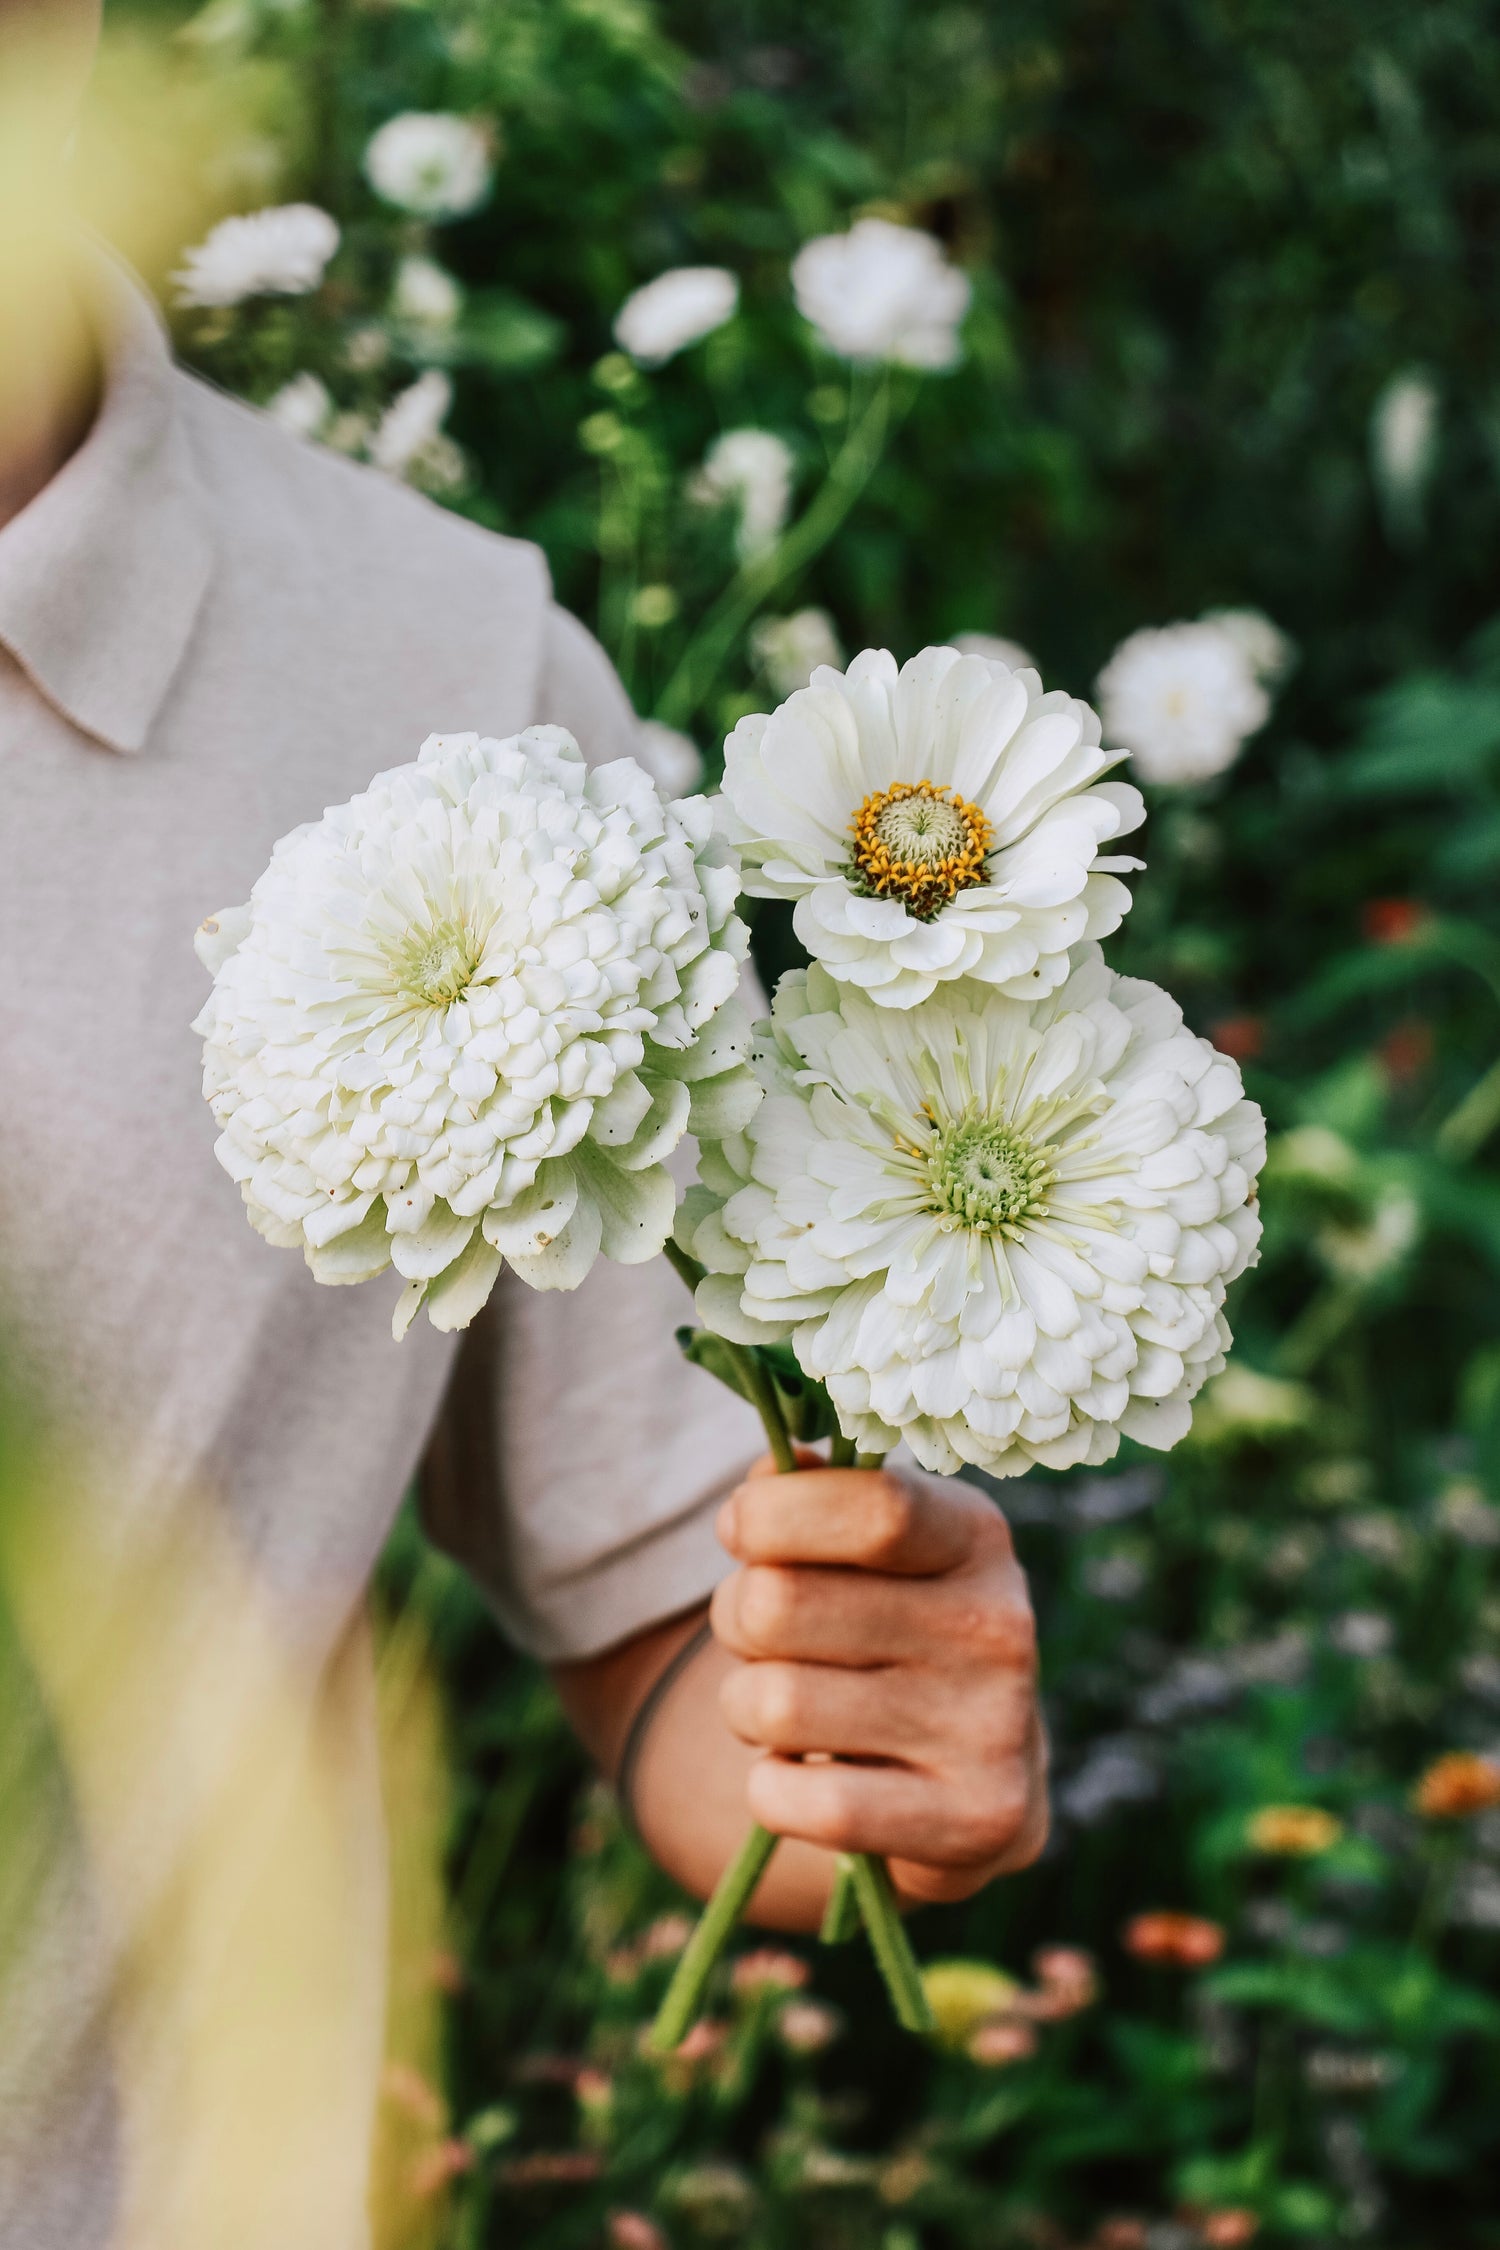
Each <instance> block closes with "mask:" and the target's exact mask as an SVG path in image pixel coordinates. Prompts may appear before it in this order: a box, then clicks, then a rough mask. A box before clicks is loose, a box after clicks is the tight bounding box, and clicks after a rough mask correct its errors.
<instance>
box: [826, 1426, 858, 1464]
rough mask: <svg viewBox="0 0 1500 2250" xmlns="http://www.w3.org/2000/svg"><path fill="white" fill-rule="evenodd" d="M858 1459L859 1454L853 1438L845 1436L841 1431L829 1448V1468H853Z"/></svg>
mask: <svg viewBox="0 0 1500 2250" xmlns="http://www.w3.org/2000/svg"><path fill="white" fill-rule="evenodd" d="M858 1459H859V1455H858V1453H857V1452H856V1451H855V1446H854V1440H853V1438H852V1437H845V1436H844V1435H843V1433H842V1432H840V1434H839V1435H838V1436H837V1437H835V1439H834V1440H833V1443H832V1444H831V1445H830V1446H829V1448H828V1466H829V1468H830V1469H852V1468H853V1467H854V1464H855V1462H856V1461H857V1460H858Z"/></svg>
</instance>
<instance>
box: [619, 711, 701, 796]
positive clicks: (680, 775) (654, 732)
mask: <svg viewBox="0 0 1500 2250" xmlns="http://www.w3.org/2000/svg"><path fill="white" fill-rule="evenodd" d="M635 754H636V759H637V762H638V763H639V764H640V765H643V766H644V767H645V769H646V771H647V773H649V774H650V776H651V779H652V780H653V781H654V782H655V783H656V786H657V788H658V789H659V790H660V791H661V793H662V795H663V796H664V797H667V798H673V797H690V796H691V795H692V794H693V792H694V790H695V789H698V788H699V787H701V785H702V781H703V753H702V751H701V750H700V749H699V748H698V745H697V743H696V742H694V741H693V739H692V737H691V736H690V735H686V734H680V733H679V732H678V730H677V728H676V727H669V726H663V724H662V722H661V720H660V719H643V720H642V721H641V732H640V741H639V745H638V747H637V749H636V753H635Z"/></svg>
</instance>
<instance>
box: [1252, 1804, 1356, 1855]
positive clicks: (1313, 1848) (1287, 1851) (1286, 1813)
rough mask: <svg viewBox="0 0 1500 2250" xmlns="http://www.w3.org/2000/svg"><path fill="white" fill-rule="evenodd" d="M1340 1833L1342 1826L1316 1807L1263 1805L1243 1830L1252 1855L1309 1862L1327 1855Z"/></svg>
mask: <svg viewBox="0 0 1500 2250" xmlns="http://www.w3.org/2000/svg"><path fill="white" fill-rule="evenodd" d="M1343 1833H1344V1824H1343V1822H1342V1821H1341V1820H1335V1818H1334V1816H1333V1814H1332V1813H1330V1812H1324V1811H1323V1810H1322V1808H1321V1807H1320V1806H1318V1805H1263V1806H1262V1807H1261V1809H1260V1811H1259V1812H1258V1813H1255V1814H1254V1815H1253V1816H1252V1818H1251V1820H1250V1823H1249V1826H1248V1827H1247V1828H1246V1830H1245V1835H1246V1838H1247V1840H1248V1842H1249V1844H1250V1847H1251V1849H1252V1850H1253V1851H1257V1852H1275V1853H1278V1854H1279V1855H1280V1856H1281V1857H1282V1858H1284V1859H1311V1858H1312V1857H1313V1856H1314V1855H1315V1854H1316V1853H1318V1852H1326V1851H1328V1850H1329V1849H1330V1848H1331V1847H1332V1846H1333V1845H1334V1844H1336V1843H1337V1842H1338V1840H1339V1838H1340V1836H1342V1835H1343Z"/></svg>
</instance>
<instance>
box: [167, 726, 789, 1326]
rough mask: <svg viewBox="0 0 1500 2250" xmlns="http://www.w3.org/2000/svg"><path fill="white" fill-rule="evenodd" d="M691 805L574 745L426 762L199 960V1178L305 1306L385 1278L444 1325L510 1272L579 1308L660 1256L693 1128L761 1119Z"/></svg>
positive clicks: (236, 921)
mask: <svg viewBox="0 0 1500 2250" xmlns="http://www.w3.org/2000/svg"><path fill="white" fill-rule="evenodd" d="M735 892H736V883H735V873H734V869H733V867H732V865H729V864H727V862H726V860H725V856H724V854H723V853H722V851H721V850H720V849H719V848H718V847H717V846H716V844H715V842H714V839H713V834H712V814H711V811H710V808H709V806H708V804H707V802H706V800H701V799H691V800H689V801H688V802H687V803H685V804H683V805H681V806H677V807H672V808H668V807H666V806H664V805H663V803H662V800H661V798H660V796H659V794H658V792H657V790H656V789H655V787H654V786H653V784H652V782H651V781H650V779H649V778H648V777H647V775H646V774H645V773H643V772H642V770H641V768H640V767H639V766H638V765H636V764H635V762H634V761H633V760H632V759H628V758H622V759H618V760H616V761H615V762H614V763H613V764H610V765H606V766H600V767H596V768H594V769H593V770H590V769H589V768H588V767H586V766H585V764H584V762H583V759H582V757H581V756H580V754H579V751H578V746H577V744H576V743H575V742H574V741H573V738H572V737H571V735H568V734H566V733H565V732H564V731H563V729H562V728H560V727H532V728H530V729H528V730H527V732H526V733H525V734H522V735H519V736H514V737H512V738H511V739H510V740H508V741H505V742H496V741H491V740H488V739H483V740H482V739H481V738H480V737H479V736H477V735H473V734H467V735H450V736H442V735H434V736H432V737H431V738H430V739H429V741H428V742H427V743H425V744H424V746H423V749H422V753H421V756H420V758H419V760H418V761H417V763H415V764H414V765H408V766H401V767H398V768H396V769H395V770H394V771H392V772H390V773H385V774H381V775H379V776H377V778H376V779H375V780H374V781H373V782H372V783H371V785H370V787H369V789H368V790H366V791H365V792H364V793H363V795H361V796H358V797H356V798H354V799H353V801H352V802H351V803H349V804H347V805H339V806H336V807H334V808H333V809H332V810H330V811H328V812H326V813H325V814H324V815H323V818H322V819H321V820H319V821H312V822H309V823H308V824H307V825H306V826H304V827H302V828H298V829H294V830H293V831H292V833H291V834H290V835H289V836H286V837H284V838H283V839H282V841H281V842H280V843H279V844H278V845H277V847H276V849H275V851H274V853H273V854H272V857H271V863H270V865H269V867H268V868H267V869H266V871H265V873H264V874H263V875H262V876H261V878H260V880H259V882H258V883H257V884H256V886H255V889H254V890H253V892H252V893H251V896H250V903H249V905H248V906H245V907H241V908H238V909H235V910H233V911H232V912H229V913H224V914H219V915H216V916H214V917H212V918H211V919H210V921H208V922H207V923H205V924H204V926H203V929H202V930H201V931H200V933H199V951H200V954H201V956H202V957H203V959H204V961H205V964H206V966H207V967H208V968H209V969H210V970H211V971H212V972H213V974H214V980H215V981H214V989H213V992H212V994H211V995H210V998H209V1000H208V1003H207V1005H206V1006H205V1008H204V1009H203V1011H202V1013H201V1015H200V1016H199V1018H198V1021H197V1023H196V1025H195V1027H194V1028H195V1029H196V1030H198V1031H200V1032H201V1033H202V1034H203V1037H204V1043H205V1044H204V1092H205V1094H206V1096H207V1098H208V1099H209V1101H210V1102H211V1103H212V1105H213V1109H214V1114H215V1116H216V1117H217V1118H218V1121H219V1123H220V1125H221V1127H222V1128H223V1130H222V1132H221V1135H220V1138H219V1141H218V1143H217V1154H218V1158H219V1161H220V1163H221V1164H222V1165H223V1166H224V1168H225V1170H226V1171H227V1172H228V1173H229V1174H230V1175H231V1177H232V1178H234V1179H236V1180H238V1181H239V1183H240V1188H241V1192H242V1194H243V1196H244V1199H245V1204H246V1207H247V1209H248V1211H249V1215H250V1219H251V1222H252V1224H253V1225H254V1226H255V1227H256V1228H257V1229H258V1230H259V1231H260V1233H262V1234H263V1235H265V1237H266V1238H267V1240H268V1241H271V1242H274V1243H279V1244H282V1245H286V1246H300V1247H301V1248H302V1249H303V1251H304V1253H305V1255H306V1258H307V1262H308V1264H309V1265H310V1266H311V1268H312V1270H313V1272H314V1274H315V1275H316V1277H317V1278H318V1279H319V1280H320V1281H326V1282H357V1281H363V1280H366V1279H367V1278H369V1277H370V1276H372V1275H374V1274H377V1273H381V1272H383V1271H384V1270H385V1268H386V1266H388V1265H390V1264H394V1265H395V1266H396V1268H397V1270H398V1271H399V1272H400V1273H402V1274H404V1275H405V1276H406V1278H407V1280H408V1282H409V1283H410V1287H409V1289H408V1290H407V1292H406V1293H405V1295H404V1296H403V1298H402V1301H401V1304H400V1306H399V1307H398V1311H397V1322H396V1327H397V1333H398V1334H399V1333H400V1332H401V1331H402V1330H403V1329H404V1327H405V1326H406V1325H407V1324H408V1323H409V1322H410V1320H411V1319H412V1318H413V1317H414V1315H415V1313H416V1312H417V1310H418V1308H419V1307H420V1305H422V1304H423V1303H424V1302H425V1303H426V1305H427V1309H428V1313H429V1315H430V1317H431V1319H432V1320H433V1322H434V1324H435V1325H436V1326H438V1327H440V1328H455V1327H462V1326H463V1325H465V1323H466V1322H468V1321H469V1320H471V1319H472V1318H473V1316H474V1314H475V1312H476V1311H477V1310H478V1309H479V1306H480V1305H481V1304H482V1303H483V1302H484V1299H485V1298H486V1297H487V1296H488V1294H489V1291H490V1289H491V1288H492V1286H493V1284H494V1282H495V1279H496V1277H497V1276H498V1274H499V1271H500V1266H501V1261H502V1259H508V1260H509V1261H510V1263H511V1264H512V1265H513V1266H514V1267H515V1268H516V1270H517V1272H518V1273H520V1274H521V1276H522V1277H523V1279H525V1280H526V1281H528V1282H530V1283H532V1284H533V1285H534V1286H536V1287H538V1288H548V1289H570V1288H574V1287H576V1286H577V1284H578V1283H579V1282H580V1281H581V1280H582V1279H583V1276H584V1275H585V1273H587V1271H588V1269H589V1267H590V1265H591V1264H592V1263H593V1260H594V1258H595V1256H596V1255H597V1254H598V1253H599V1252H600V1251H601V1250H602V1252H603V1254H604V1255H605V1256H607V1257H611V1258H617V1259H620V1260H621V1261H623V1262H624V1263H626V1264H630V1263H633V1262H636V1261H638V1260H640V1259H644V1258H648V1257H651V1256H652V1255H653V1254H654V1253H655V1252H656V1251H657V1250H659V1249H660V1248H661V1246H662V1243H663V1242H664V1241H665V1240H666V1237H667V1234H668V1232H669V1230H670V1228H671V1224H672V1214H673V1209H674V1205H675V1201H676V1196H675V1190H674V1188H673V1184H672V1181H671V1178H670V1176H669V1174H668V1172H667V1171H666V1168H665V1161H664V1160H665V1158H666V1157H667V1155H668V1154H669V1153H670V1152H671V1150H672V1149H673V1148H674V1147H675V1146H676V1145H677V1143H678V1141H679V1140H680V1139H681V1138H682V1136H683V1134H684V1133H685V1132H687V1131H688V1130H689V1129H690V1128H691V1129H692V1130H694V1131H697V1132H709V1133H714V1132H719V1131H722V1130H726V1129H734V1128H737V1127H738V1126H739V1125H741V1124H743V1123H744V1122H745V1121H746V1119H747V1117H748V1115H749V1113H750V1111H751V1109H752V1108H753V1106H754V1103H755V1101H756V1099H757V1098H758V1097H757V1093H756V1089H755V1087H754V1084H753V1082H752V1081H751V1079H750V1076H749V1073H748V1072H747V1071H746V1070H745V1069H744V1067H743V1064H742V1056H743V1053H744V1050H745V1047H746V1045H747V1034H746V1030H745V1027H744V1023H743V1019H742V1018H741V1016H740V1014H739V1011H738V1010H737V1009H736V1008H734V1007H731V1006H730V1003H731V1002H732V1000H733V998H734V994H735V990H736V987H737V985H738V982H739V974H740V971H739V963H740V960H741V958H742V957H743V954H744V952H745V943H746V940H745V930H744V925H743V924H742V923H741V922H740V921H739V920H738V918H737V917H736V915H735V914H734V911H733V908H734V900H735Z"/></svg>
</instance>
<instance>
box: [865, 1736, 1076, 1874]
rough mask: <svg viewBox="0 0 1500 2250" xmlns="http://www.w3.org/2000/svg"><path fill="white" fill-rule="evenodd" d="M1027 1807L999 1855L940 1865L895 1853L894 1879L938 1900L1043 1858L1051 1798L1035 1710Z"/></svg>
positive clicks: (1029, 1743)
mask: <svg viewBox="0 0 1500 2250" xmlns="http://www.w3.org/2000/svg"><path fill="white" fill-rule="evenodd" d="M1025 1761H1026V1813H1025V1817H1024V1819H1023V1820H1022V1822H1021V1825H1020V1827H1019V1829H1018V1830H1017V1831H1016V1834H1015V1836H1014V1838H1013V1839H1012V1840H1011V1842H1010V1843H1009V1844H1008V1845H1007V1846H1006V1847H1005V1849H1004V1850H1003V1851H1002V1852H1001V1854H1000V1856H999V1858H998V1859H996V1860H994V1861H993V1862H992V1863H990V1864H988V1865H986V1866H982V1867H934V1866H931V1865H930V1864H929V1863H928V1862H926V1861H925V1860H915V1859H901V1858H895V1859H892V1860H891V1862H890V1871H891V1880H892V1882H893V1883H894V1884H895V1886H896V1888H897V1890H898V1891H899V1892H900V1893H901V1895H902V1897H903V1898H909V1899H911V1900H912V1901H913V1902H914V1903H917V1904H921V1905H930V1906H937V1905H940V1904H942V1903H943V1902H944V1901H945V1900H954V1899H961V1898H969V1897H971V1896H972V1895H973V1893H974V1892H975V1891H976V1890H978V1889H980V1888H981V1887H982V1885H983V1884H985V1883H988V1882H990V1881H992V1880H993V1878H994V1877H995V1876H997V1875H1014V1874H1017V1873H1019V1871H1020V1870H1021V1869H1022V1868H1023V1867H1030V1866H1031V1865H1032V1863H1033V1861H1035V1860H1038V1859H1040V1858H1041V1856H1042V1853H1043V1851H1044V1850H1045V1848H1046V1843H1047V1837H1048V1834H1049V1832H1050V1830H1051V1826H1052V1815H1051V1808H1050V1806H1049V1804H1048V1799H1047V1740H1046V1733H1045V1730H1044V1729H1043V1727H1042V1724H1041V1721H1040V1720H1039V1719H1038V1718H1037V1716H1036V1715H1035V1713H1033V1714H1032V1721H1031V1727H1030V1729H1029V1735H1028V1741H1027V1746H1026V1751H1025Z"/></svg>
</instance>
